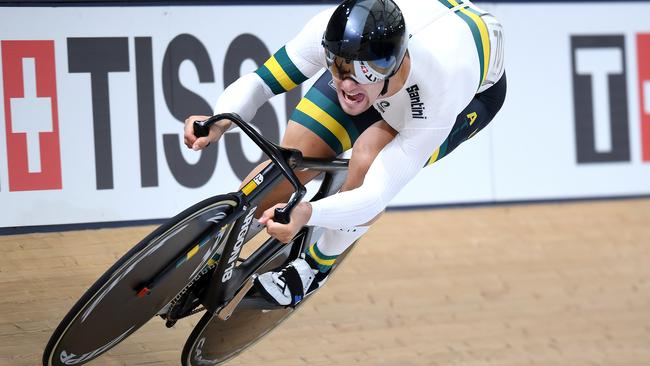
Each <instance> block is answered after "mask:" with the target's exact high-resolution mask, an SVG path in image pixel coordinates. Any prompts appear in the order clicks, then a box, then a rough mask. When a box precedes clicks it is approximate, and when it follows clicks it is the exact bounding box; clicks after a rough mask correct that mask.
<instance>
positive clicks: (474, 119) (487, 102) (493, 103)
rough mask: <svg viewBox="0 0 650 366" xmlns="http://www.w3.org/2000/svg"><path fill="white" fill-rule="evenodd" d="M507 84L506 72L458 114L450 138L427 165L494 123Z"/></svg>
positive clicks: (503, 99) (436, 151)
mask: <svg viewBox="0 0 650 366" xmlns="http://www.w3.org/2000/svg"><path fill="white" fill-rule="evenodd" d="M506 84H507V83H506V74H505V72H504V73H503V76H501V79H499V81H498V82H497V83H496V84H494V85H493V86H492V87H490V88H489V89H487V90H486V91H484V92H482V93H480V94H476V96H474V99H472V101H471V102H470V103H469V104H468V105H467V107H465V109H464V110H463V111H462V112H460V114H458V117H457V118H456V123H455V124H454V127H453V128H452V129H451V132H450V133H449V136H448V137H447V139H445V141H444V142H443V143H442V144H441V145H440V147H438V148H437V149H436V150H435V151H434V152H433V154H432V155H431V157H430V158H429V160H428V161H427V163H426V165H431V164H433V163H435V162H436V161H438V160H440V159H442V158H443V157H445V156H447V155H449V153H451V152H452V151H453V150H454V149H455V148H457V147H458V146H459V145H460V144H462V143H463V142H465V141H467V140H469V139H470V138H472V137H473V136H474V135H476V134H477V133H478V132H479V131H480V130H482V129H483V128H485V126H487V125H488V124H489V123H490V122H491V121H492V119H493V118H494V116H495V115H496V114H497V112H499V110H500V109H501V106H503V102H504V101H505V97H506V89H507V86H506Z"/></svg>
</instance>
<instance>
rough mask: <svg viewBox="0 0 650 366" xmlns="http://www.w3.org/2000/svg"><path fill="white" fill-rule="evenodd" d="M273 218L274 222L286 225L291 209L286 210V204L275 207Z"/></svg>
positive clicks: (289, 218)
mask: <svg viewBox="0 0 650 366" xmlns="http://www.w3.org/2000/svg"><path fill="white" fill-rule="evenodd" d="M273 220H275V222H278V223H280V224H284V225H286V224H288V223H289V221H291V211H289V210H287V206H285V207H282V208H276V209H275V215H274V216H273Z"/></svg>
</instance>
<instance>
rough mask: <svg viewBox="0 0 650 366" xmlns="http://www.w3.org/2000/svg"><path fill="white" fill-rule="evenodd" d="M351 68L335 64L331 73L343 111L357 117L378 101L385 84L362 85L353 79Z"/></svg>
mask: <svg viewBox="0 0 650 366" xmlns="http://www.w3.org/2000/svg"><path fill="white" fill-rule="evenodd" d="M350 67H351V64H346V63H340V64H339V63H334V64H332V66H331V67H330V72H331V73H332V80H333V81H334V86H335V87H336V94H337V95H338V99H339V103H340V104H341V107H342V108H343V111H344V112H345V113H347V114H349V115H352V116H356V115H358V114H361V113H363V112H365V111H366V110H368V109H369V108H370V107H371V106H372V104H373V103H374V102H375V101H376V100H377V97H379V94H380V93H381V90H382V89H383V87H384V82H383V81H380V82H377V83H369V84H360V83H358V82H357V81H356V80H355V79H354V78H352V76H351V70H350Z"/></svg>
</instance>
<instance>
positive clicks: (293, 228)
mask: <svg viewBox="0 0 650 366" xmlns="http://www.w3.org/2000/svg"><path fill="white" fill-rule="evenodd" d="M285 205H286V203H279V204H277V205H275V206H273V207H271V208H269V209H267V210H266V211H264V213H263V214H262V217H260V218H259V220H258V221H259V223H260V224H262V225H266V232H267V233H268V234H269V235H271V236H273V237H274V238H276V239H278V240H279V241H281V242H283V243H288V242H289V241H290V240H291V239H293V237H294V236H296V234H298V231H300V229H302V227H303V226H305V225H306V224H307V221H309V218H310V217H311V205H310V204H309V202H300V203H299V204H298V205H296V207H295V208H294V209H293V211H291V220H290V221H289V223H288V224H280V223H279V222H275V220H273V218H274V216H275V209H276V208H280V207H284V206H285Z"/></svg>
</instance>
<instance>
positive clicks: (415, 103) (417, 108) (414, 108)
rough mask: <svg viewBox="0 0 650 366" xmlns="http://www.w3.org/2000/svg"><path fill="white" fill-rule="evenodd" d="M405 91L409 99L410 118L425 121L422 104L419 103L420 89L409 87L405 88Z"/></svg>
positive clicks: (415, 85)
mask: <svg viewBox="0 0 650 366" xmlns="http://www.w3.org/2000/svg"><path fill="white" fill-rule="evenodd" d="M406 91H407V92H408V93H409V98H411V116H412V117H413V118H417V119H426V118H427V117H426V116H425V115H424V103H422V102H421V101H420V88H418V85H417V84H414V85H411V86H410V87H408V88H406Z"/></svg>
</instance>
